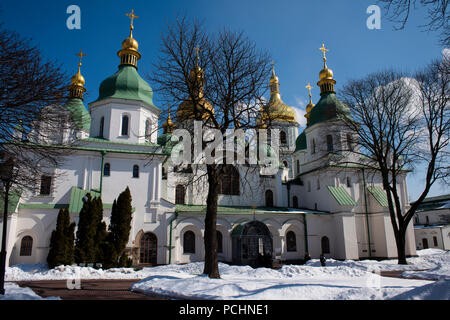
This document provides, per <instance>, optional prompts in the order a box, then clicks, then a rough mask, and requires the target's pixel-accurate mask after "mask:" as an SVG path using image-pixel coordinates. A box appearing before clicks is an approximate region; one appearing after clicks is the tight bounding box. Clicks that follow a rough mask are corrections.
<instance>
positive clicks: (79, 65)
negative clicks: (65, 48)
mask: <svg viewBox="0 0 450 320" xmlns="http://www.w3.org/2000/svg"><path fill="white" fill-rule="evenodd" d="M76 56H77V57H80V62H79V63H78V67H81V59H82V58H83V57H86V55H85V54H84V53H83V50H82V49H81V50H80V53H77V54H76Z"/></svg>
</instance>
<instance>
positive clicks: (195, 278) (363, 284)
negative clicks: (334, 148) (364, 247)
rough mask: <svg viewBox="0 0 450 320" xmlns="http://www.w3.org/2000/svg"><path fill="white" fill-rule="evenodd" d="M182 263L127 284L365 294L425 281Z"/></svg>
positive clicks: (216, 291)
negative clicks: (214, 273)
mask: <svg viewBox="0 0 450 320" xmlns="http://www.w3.org/2000/svg"><path fill="white" fill-rule="evenodd" d="M187 266H189V268H186V270H185V271H181V270H171V271H169V270H167V271H166V270H163V269H161V270H160V273H159V274H158V275H154V276H150V277H148V278H147V279H144V280H142V281H140V282H137V283H135V284H134V285H132V287H131V289H132V290H133V291H137V292H141V293H145V294H158V295H167V296H171V297H174V298H179V299H226V300H231V299H253V300H265V299H271V300H301V299H308V300H316V299H320V300H330V299H333V300H334V299H365V300H366V299H389V298H392V297H394V296H397V295H399V294H401V293H403V292H405V291H409V290H412V289H414V288H417V287H420V286H424V285H426V284H429V283H430V282H429V281H424V280H409V279H408V280H405V279H398V278H387V277H381V276H379V275H377V274H374V273H371V272H367V271H364V270H361V269H358V268H352V267H348V266H331V267H312V266H296V265H285V266H283V267H282V268H281V269H279V270H273V269H266V268H258V269H252V268H251V267H248V266H229V265H226V264H222V263H220V264H219V271H220V274H221V279H209V278H208V277H207V276H205V275H202V274H201V273H202V268H203V263H191V264H188V265H187ZM159 268H161V267H159ZM192 271H194V272H192Z"/></svg>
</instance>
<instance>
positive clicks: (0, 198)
mask: <svg viewBox="0 0 450 320" xmlns="http://www.w3.org/2000/svg"><path fill="white" fill-rule="evenodd" d="M21 195H22V191H20V190H14V191H10V192H9V197H8V213H13V212H15V211H16V208H17V204H18V203H19V200H20V196H21ZM4 206H5V193H4V192H2V191H0V208H1V209H0V210H1V212H2V213H3V209H4Z"/></svg>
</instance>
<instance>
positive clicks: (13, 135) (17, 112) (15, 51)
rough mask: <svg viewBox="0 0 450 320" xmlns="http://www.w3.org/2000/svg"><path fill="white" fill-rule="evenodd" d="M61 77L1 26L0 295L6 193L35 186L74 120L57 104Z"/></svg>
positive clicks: (8, 195)
mask: <svg viewBox="0 0 450 320" xmlns="http://www.w3.org/2000/svg"><path fill="white" fill-rule="evenodd" d="M65 79H66V77H65V75H64V74H63V73H62V72H61V69H60V67H59V66H55V64H54V63H51V62H45V61H44V60H43V58H42V56H41V53H40V52H39V50H38V49H37V48H36V47H33V46H30V44H29V40H28V39H22V38H20V37H19V35H18V34H16V33H14V32H10V31H7V30H5V29H3V28H2V26H1V25H0V197H1V198H2V200H3V204H4V208H2V209H3V234H2V251H1V259H0V293H1V294H4V274H5V263H6V233H7V222H8V207H9V205H10V203H9V202H10V199H11V196H12V195H15V196H19V197H20V194H22V191H24V190H27V191H31V192H34V191H36V190H39V188H40V187H41V185H40V183H41V177H42V175H45V174H47V175H50V173H52V172H54V170H55V168H56V167H57V164H58V162H59V161H60V160H59V159H60V156H61V154H62V153H67V151H68V148H66V147H67V146H64V145H62V143H63V142H64V141H63V140H65V141H66V142H68V141H70V139H63V135H62V132H69V131H70V130H71V129H72V125H73V123H72V122H70V121H69V119H70V116H69V113H68V111H67V110H65V109H64V108H63V107H61V105H60V104H61V103H62V102H63V101H64V100H65V95H66V88H65V85H64V84H65ZM55 144H59V146H53V145H55ZM66 144H67V143H66Z"/></svg>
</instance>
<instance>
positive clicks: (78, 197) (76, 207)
mask: <svg viewBox="0 0 450 320" xmlns="http://www.w3.org/2000/svg"><path fill="white" fill-rule="evenodd" d="M88 193H90V194H91V197H93V198H97V197H100V192H98V191H94V190H83V189H80V188H77V187H72V190H71V192H70V202H69V212H80V211H81V209H82V208H83V197H84V196H85V195H87V194H88Z"/></svg>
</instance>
